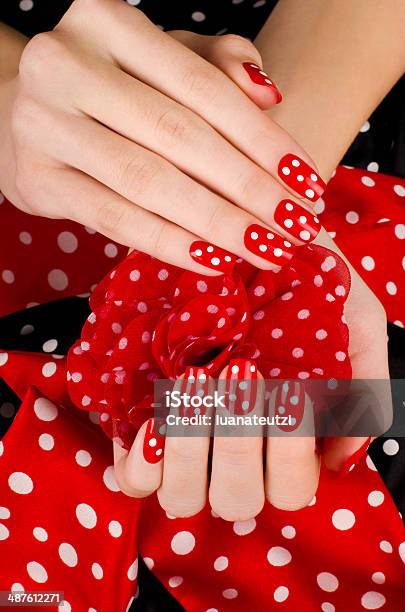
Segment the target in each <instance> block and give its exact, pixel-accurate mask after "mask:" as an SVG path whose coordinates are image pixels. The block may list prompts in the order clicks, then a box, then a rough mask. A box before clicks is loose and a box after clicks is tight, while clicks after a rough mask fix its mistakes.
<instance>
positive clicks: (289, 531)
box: [281, 525, 296, 540]
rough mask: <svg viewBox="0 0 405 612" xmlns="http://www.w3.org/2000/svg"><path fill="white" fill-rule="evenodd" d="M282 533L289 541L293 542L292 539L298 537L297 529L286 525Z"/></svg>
mask: <svg viewBox="0 0 405 612" xmlns="http://www.w3.org/2000/svg"><path fill="white" fill-rule="evenodd" d="M281 533H282V535H283V536H284V537H285V538H287V540H292V538H295V535H296V531H295V527H292V526H291V525H286V526H285V527H283V528H282V530H281Z"/></svg>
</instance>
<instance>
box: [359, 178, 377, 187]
mask: <svg viewBox="0 0 405 612" xmlns="http://www.w3.org/2000/svg"><path fill="white" fill-rule="evenodd" d="M361 182H362V183H363V185H365V186H366V187H374V185H375V181H373V179H372V178H370V177H369V176H362V177H361Z"/></svg>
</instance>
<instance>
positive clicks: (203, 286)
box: [196, 280, 208, 293]
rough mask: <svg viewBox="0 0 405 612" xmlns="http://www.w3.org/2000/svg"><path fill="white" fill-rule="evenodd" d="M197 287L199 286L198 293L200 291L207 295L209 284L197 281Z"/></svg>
mask: <svg viewBox="0 0 405 612" xmlns="http://www.w3.org/2000/svg"><path fill="white" fill-rule="evenodd" d="M196 285H197V289H198V291H200V293H205V292H206V291H207V289H208V285H207V283H206V282H205V281H203V280H199V281H197V283H196Z"/></svg>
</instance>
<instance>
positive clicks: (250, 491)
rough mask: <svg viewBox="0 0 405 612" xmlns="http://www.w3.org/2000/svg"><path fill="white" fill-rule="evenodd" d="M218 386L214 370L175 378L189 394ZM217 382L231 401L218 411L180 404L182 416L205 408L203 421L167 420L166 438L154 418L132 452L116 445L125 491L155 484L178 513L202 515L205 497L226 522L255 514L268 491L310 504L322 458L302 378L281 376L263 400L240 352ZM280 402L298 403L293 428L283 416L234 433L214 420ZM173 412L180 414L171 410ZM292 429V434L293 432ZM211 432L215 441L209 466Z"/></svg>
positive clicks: (139, 493)
mask: <svg viewBox="0 0 405 612" xmlns="http://www.w3.org/2000/svg"><path fill="white" fill-rule="evenodd" d="M214 387H215V385H214V381H213V380H212V379H210V378H209V376H208V370H204V368H196V367H190V368H187V370H186V372H185V375H184V378H180V379H178V381H176V384H175V386H174V391H178V392H180V393H185V394H186V396H187V398H196V397H197V398H198V397H205V398H210V397H211V396H213V392H214ZM217 389H218V394H219V396H220V398H223V399H222V400H220V401H222V402H223V403H224V404H225V408H222V407H221V406H220V404H219V403H218V406H217V409H216V410H215V409H210V408H208V409H205V410H204V409H203V408H198V407H197V408H193V407H192V406H188V405H186V404H187V403H188V400H186V401H185V403H183V404H182V406H181V408H180V411H179V414H180V415H181V416H186V417H191V416H194V415H195V414H198V415H202V414H204V415H205V417H206V418H207V422H206V423H205V424H202V425H199V426H196V425H189V426H188V425H180V426H176V428H173V427H171V425H172V424H171V423H170V422H169V425H168V427H167V433H168V435H167V436H166V440H165V439H164V436H163V435H162V433H160V426H161V424H159V422H158V421H157V420H154V419H152V418H151V419H149V420H148V421H147V422H146V423H144V424H143V426H142V427H141V429H140V430H139V432H138V434H137V436H136V439H135V441H134V443H133V445H132V448H131V450H130V451H129V452H128V451H126V450H124V449H123V448H121V447H120V446H118V445H117V444H114V460H115V461H114V463H115V473H116V478H117V482H118V484H119V486H120V488H121V490H122V491H123V492H124V493H126V494H127V495H130V496H132V497H138V498H142V497H146V496H148V495H150V494H152V493H153V492H155V491H157V495H158V499H159V502H160V504H161V506H162V508H163V509H164V510H166V512H167V513H168V514H170V515H171V516H175V517H187V516H193V515H195V514H197V513H198V512H199V511H200V510H202V509H203V508H204V506H205V505H206V502H207V499H209V503H210V506H211V508H212V510H213V511H214V512H215V513H216V514H217V515H218V516H220V517H222V518H223V519H225V520H228V521H239V520H246V519H249V518H253V517H255V516H257V515H258V514H259V513H260V511H261V510H262V508H263V504H264V502H265V499H266V498H267V500H269V501H270V502H271V503H272V504H273V505H275V506H277V507H279V508H283V509H285V510H296V509H298V508H302V507H304V506H306V505H307V504H308V502H309V501H310V500H311V499H312V498H313V496H314V495H315V492H316V489H317V486H318V478H319V469H320V460H319V456H318V455H317V454H316V452H315V438H314V436H313V435H312V432H313V431H314V422H313V411H312V403H311V401H310V400H309V398H308V396H307V395H306V394H305V389H304V384H303V383H302V382H301V383H299V382H294V381H291V382H290V383H285V382H284V383H282V382H280V385H279V386H278V387H277V388H276V389H275V390H274V391H273V392H272V394H271V398H270V401H269V402H265V401H264V381H263V378H262V376H261V375H260V373H259V372H257V368H256V365H255V363H254V362H252V361H249V360H245V359H238V360H233V361H231V362H230V363H229V365H228V366H227V367H226V368H225V369H224V370H223V372H222V374H221V375H220V378H219V381H218V385H217ZM282 403H284V404H285V405H286V406H290V410H291V406H293V407H294V408H293V409H294V413H295V414H296V415H297V420H298V414H300V415H301V416H300V417H299V419H300V421H299V422H297V427H296V428H295V429H294V426H293V427H291V426H285V425H284V423H283V421H282V420H280V418H279V420H278V421H276V422H278V425H277V424H275V425H274V426H269V428H268V429H267V430H266V428H265V427H263V428H262V427H259V426H257V427H250V426H249V427H247V428H245V429H244V428H240V429H238V431H237V434H235V435H232V436H229V431H230V429H231V428H230V426H229V425H226V424H223V423H222V428H221V424H219V423H218V422H216V421H215V415H219V416H220V417H221V418H222V417H225V416H229V415H235V414H236V415H238V414H244V415H252V414H254V415H256V416H258V417H260V416H263V415H265V416H273V417H274V412H275V410H274V406H275V405H277V406H278V407H279V405H280V404H282ZM269 407H270V410H269ZM269 413H270V414H269ZM171 415H172V416H173V417H174V416H177V414H174V412H173V411H172V412H171ZM209 419H210V421H209V422H208V420H209ZM170 429H172V431H171V432H170ZM291 430H293V431H294V435H293V436H291V435H289V432H290V431H291ZM300 432H302V437H301V436H300ZM226 434H228V435H226ZM211 435H213V437H214V440H213V448H212V459H211V463H210V467H209V454H210V436H211ZM267 435H268V436H269V437H268V438H267V444H266V440H265V438H266V436H267ZM264 445H265V448H266V452H265V457H263V448H264ZM163 450H164V453H163ZM263 462H265V468H264V467H263Z"/></svg>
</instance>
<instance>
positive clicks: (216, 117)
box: [92, 4, 325, 201]
mask: <svg viewBox="0 0 405 612" xmlns="http://www.w3.org/2000/svg"><path fill="white" fill-rule="evenodd" d="M114 7H115V10H114V17H115V23H116V28H115V29H114V33H111V34H110V38H109V40H108V42H107V45H108V46H109V49H110V53H111V57H112V59H113V60H114V61H115V62H117V63H118V64H119V65H120V66H121V68H122V69H123V70H125V72H127V73H128V74H131V75H132V76H135V77H136V78H138V79H140V80H141V81H143V82H144V83H146V84H147V85H150V86H152V87H153V88H154V89H157V90H159V91H160V92H162V93H164V94H165V95H167V96H169V97H170V98H172V99H173V100H175V101H177V102H179V103H180V104H181V105H182V106H184V107H186V108H189V109H191V110H193V111H194V112H195V113H196V114H198V115H199V116H200V117H202V118H203V119H205V120H206V121H207V122H208V123H209V124H210V125H211V126H212V127H214V128H215V129H216V130H217V131H218V132H219V133H221V134H222V135H223V136H225V138H226V139H227V140H229V141H230V142H231V143H232V144H234V145H235V146H236V147H237V148H238V149H239V150H240V151H242V152H244V153H245V154H246V155H247V156H249V157H250V158H251V159H252V160H253V161H255V162H256V163H258V164H259V165H260V166H261V167H263V168H264V169H265V170H266V171H268V172H270V173H271V174H272V175H273V176H274V177H276V178H277V179H278V180H279V181H282V182H283V183H284V184H285V185H287V187H288V189H289V190H293V191H294V192H295V193H297V194H299V195H301V196H303V197H304V198H307V199H309V200H310V201H316V200H317V199H318V197H320V196H321V195H322V193H323V191H324V187H325V186H324V183H323V181H322V179H321V177H320V176H319V175H318V174H317V173H316V172H315V170H314V169H313V167H312V165H313V164H312V161H311V159H310V158H309V157H308V156H307V155H306V153H305V152H304V151H303V150H302V149H301V147H299V145H298V144H297V143H296V142H295V141H294V140H293V139H292V138H291V137H290V136H289V135H288V134H287V132H285V131H284V130H283V129H282V128H281V127H280V126H278V125H277V124H276V123H274V122H272V121H271V120H270V119H269V118H268V117H267V116H266V115H265V114H264V113H262V111H261V110H260V109H259V108H258V107H257V106H256V104H254V103H253V102H252V101H251V100H249V98H248V97H247V96H246V94H244V93H243V92H242V91H241V90H240V88H239V87H237V86H236V85H235V83H233V82H232V81H231V79H230V78H229V77H227V76H226V75H225V74H223V72H221V71H220V70H219V69H218V68H216V67H215V66H213V65H212V64H210V63H209V62H207V61H206V60H205V59H204V58H201V57H199V56H198V55H197V54H196V53H193V52H192V51H191V50H190V49H187V48H186V47H184V46H183V45H181V44H180V43H179V42H178V41H176V40H174V39H173V38H172V37H170V36H168V35H167V34H166V33H164V32H162V31H160V30H159V29H157V28H156V27H155V26H154V25H153V24H152V23H151V22H150V21H149V20H148V19H147V18H146V17H145V16H144V15H142V13H140V12H139V11H133V12H132V13H131V12H130V9H129V7H127V6H124V5H122V6H120V7H119V6H118V5H116V4H114ZM97 27H99V26H97ZM105 31H107V29H106V30H105ZM92 36H93V37H95V36H96V32H95V31H94V32H93V33H92ZM129 48H133V50H134V51H133V53H130V54H129V53H128V49H129ZM162 58H164V64H163V65H162ZM157 66H162V69H157V68H156V67H157ZM224 109H226V112H224ZM311 164H312V165H311ZM301 177H302V179H301Z"/></svg>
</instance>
